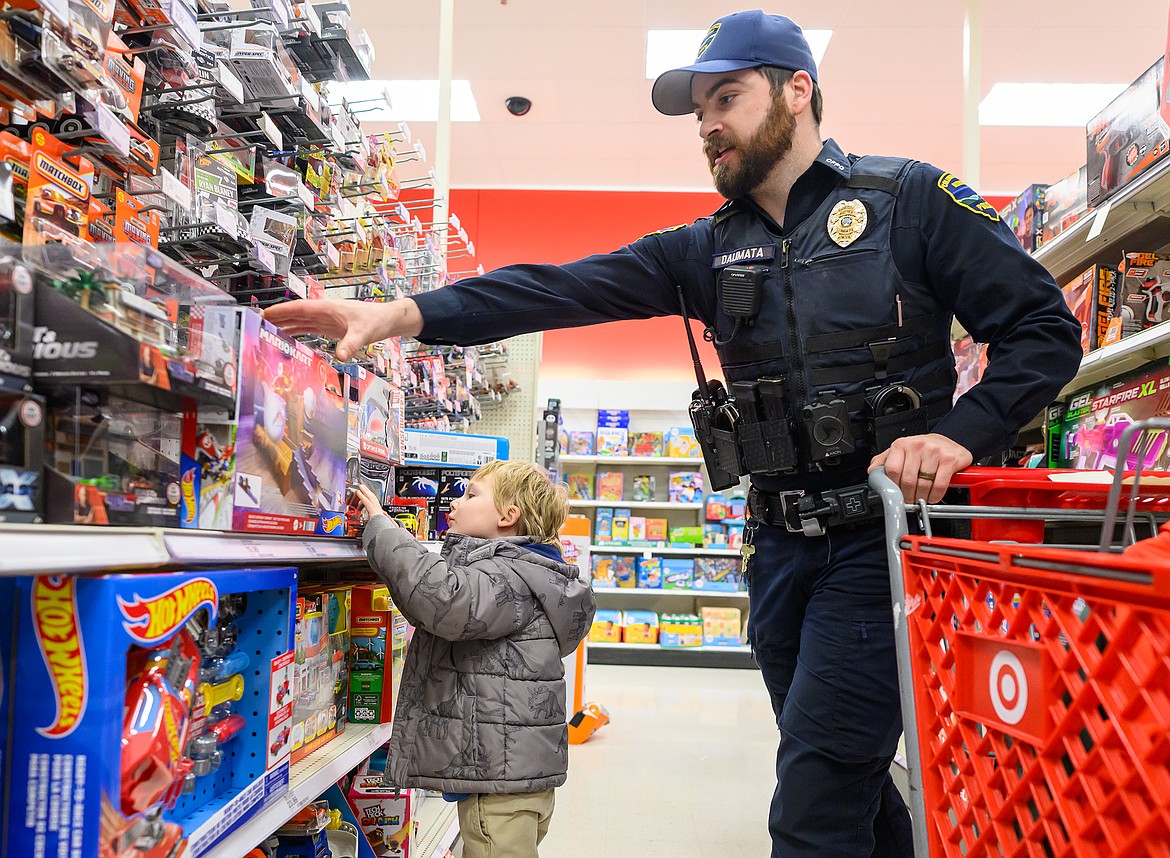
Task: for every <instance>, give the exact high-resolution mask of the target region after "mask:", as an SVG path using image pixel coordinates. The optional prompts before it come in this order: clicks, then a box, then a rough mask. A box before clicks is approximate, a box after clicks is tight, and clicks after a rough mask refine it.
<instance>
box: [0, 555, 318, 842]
mask: <svg viewBox="0 0 1170 858" xmlns="http://www.w3.org/2000/svg"><path fill="white" fill-rule="evenodd" d="M295 588H296V572H295V570H293V569H229V570H216V571H200V572H172V573H166V574H140V575H107V576H101V577H69V576H41V577H36V578H19V579H16V585H15V589H16V593H15V596H14V599H13V600H12V601H11V602H9V604H15V605H16V611H15V612H16V614H17V616H16V621H17V637H16V648H15V652H14V653H12V654H9V653H4V654H5V656H10V662H9V664H8V665H7V666H8V668H9V670H10V674H9V675H10V676H12V677H14V681H15V687H18V688H20V690H21V693H20V694H19V695H17V696H14V697H13V698H12V699H11V700H10V701H9V703H8V705H9V706H10V707H11V713H10V714H11V723H12V724H13V727H12V735H11V748H12V755H11V757H10V758H9V760H8V772H7V776H8V777H9V778H10V781H9V782H10V783H21V784H22V786H21V788H20V789H18V790H14V791H13V792H12V793H11V795H10V796H9V811H10V816H9V820H10V823H9V825H8V829H7V831H5V833H4V838H5V846H6V854H8V855H12V856H16V855H22V856H23V855H29V856H31V855H46V856H47V855H70V856H99V855H101V856H105V855H109V856H114V855H118V856H121V855H129V854H130V852H128V851H126V845H127V844H133V846H134V847H135V848H137V849H138V850H139V852H138V853H136V854H143V855H146V854H159V855H162V854H183V855H184V856H189V858H198V856H200V855H203V854H206V853H207V852H208V851H209V850H210V849H211V848H212V847H213V846H214V845H215V844H216V843H217V842H218V841H219V840H221V839H222V838H223V836H224V835H226V834H227V833H228V832H230V831H232V830H233V829H235V828H236V827H238V826H239V825H240V824H241V823H242V822H244V821H245V820H246V819H247V818H248V817H250V816H251V815H253V814H255V813H256V812H257V811H259V810H261V809H262V808H264V807H267V806H269V805H270V804H272V803H273V802H274V801H275V800H277V799H278V798H279V797H280V796H281V795H282V794H283V793H285V792H286V791H287V789H288V781H289V750H288V745H287V743H282V737H283V736H286V735H287V733H288V725H289V719H290V718H291V714H292V700H291V694H289V688H290V683H289V681H288V680H289V678H290V677H291V672H292V666H293V657H294V654H293V653H292V652H291V651H289V646H290V643H291V641H292V640H293V627H292V621H293V610H292V602H291V599H292V594H293V593H294V591H295ZM80 606H84V609H81V608H80ZM10 635H11V629H10V628H9V629H6V630H0V640H4V641H7V640H9V637H10ZM26 785H27V786H26ZM151 850H157V851H151Z"/></svg>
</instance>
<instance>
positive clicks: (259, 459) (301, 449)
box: [180, 307, 347, 535]
mask: <svg viewBox="0 0 1170 858" xmlns="http://www.w3.org/2000/svg"><path fill="white" fill-rule="evenodd" d="M220 312H227V313H230V314H231V315H232V316H233V317H234V319H235V324H237V325H238V328H239V331H240V343H241V346H240V372H239V376H238V392H237V398H236V402H235V405H234V409H233V410H232V411H230V412H216V411H215V410H212V409H203V410H201V411H200V413H199V414H198V416H197V417H193V418H191V419H188V420H187V421H186V422H185V424H184V432H183V494H184V509H183V514H182V516H181V517H180V524H181V525H183V526H185V527H193V526H195V523H196V522H198V521H200V520H204V521H209V522H210V521H214V522H215V525H216V526H225V524H226V523H227V522H229V521H230V526H231V528H232V529H233V530H241V531H259V532H272V533H300V534H312V533H316V534H324V535H342V534H343V533H344V532H345V496H346V479H345V477H346V474H345V467H346V438H347V429H346V402H345V394H344V386H343V379H342V377H341V376H340V375H339V373H338V371H337V370H336V369H335V368H334V367H333V366H332V364H330V362H329V360H328V359H327V358H326V357H325V356H324V355H322V354H320V353H318V352H315V351H313V350H312V349H310V348H308V347H307V346H305V345H303V344H302V343H299V342H297V341H295V340H292V339H289V338H288V337H286V336H284V335H283V334H282V333H280V331H278V330H277V329H276V328H275V327H273V326H272V325H270V324H268V323H267V322H265V321H263V320H262V319H261V318H260V316H259V314H257V313H255V312H253V311H251V310H247V309H244V308H241V307H233V308H225V309H223V310H220V309H219V308H216V309H215V313H220ZM212 315H214V313H213V314H212ZM217 324H218V323H217ZM233 458H234V462H233V461H232V459H233ZM229 475H230V486H231V489H230V491H228V490H227V487H228V485H229V482H228V481H229ZM188 501H190V503H188ZM209 503H210V504H214V505H215V509H214V511H212V510H209V509H208V508H207V506H206V505H207V504H209Z"/></svg>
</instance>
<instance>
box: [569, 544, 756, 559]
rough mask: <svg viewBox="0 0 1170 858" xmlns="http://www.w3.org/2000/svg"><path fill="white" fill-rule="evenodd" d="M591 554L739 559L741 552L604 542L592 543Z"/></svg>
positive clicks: (724, 549)
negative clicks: (609, 543)
mask: <svg viewBox="0 0 1170 858" xmlns="http://www.w3.org/2000/svg"><path fill="white" fill-rule="evenodd" d="M589 553H590V554H642V555H646V554H650V555H654V554H661V555H663V556H671V557H707V556H714V557H739V556H741V555H740V553H739V551H737V550H736V549H734V548H670V547H666V546H664V547H662V548H655V547H654V546H650V545H606V544H605V543H604V542H591V543H590V544H589Z"/></svg>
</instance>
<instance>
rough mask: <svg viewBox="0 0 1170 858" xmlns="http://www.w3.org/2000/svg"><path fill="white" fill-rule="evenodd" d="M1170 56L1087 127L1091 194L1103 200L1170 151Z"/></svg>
mask: <svg viewBox="0 0 1170 858" xmlns="http://www.w3.org/2000/svg"><path fill="white" fill-rule="evenodd" d="M1164 73H1165V58H1164V57H1159V58H1158V61H1157V62H1155V63H1154V64H1153V65H1152V66H1150V67H1149V68H1148V69H1147V70H1146V71H1145V72H1144V73H1143V74H1142V75H1141V77H1139V78H1138V79H1137V80H1136V81H1134V82H1133V83H1131V84H1130V85H1129V88H1127V89H1126V90H1125V92H1123V93H1122V94H1121V95H1119V96H1117V98H1115V99H1113V101H1111V102H1110V103H1109V106H1108V107H1106V108H1105V109H1104V110H1103V111H1101V112H1100V113H1098V114H1097V115H1096V116H1095V117H1093V119H1091V120H1090V121H1089V124H1088V125H1087V126H1086V128H1085V136H1086V142H1087V148H1086V155H1087V161H1086V183H1087V199H1088V204H1089V206H1090V207H1093V206H1096V205H1098V204H1099V203H1100V202H1101V201H1102V200H1104V199H1106V198H1107V197H1109V196H1110V195H1111V194H1113V193H1114V192H1115V191H1116V190H1117V189H1118V188H1121V187H1123V186H1124V185H1125V184H1126V183H1128V182H1130V181H1132V180H1133V179H1134V178H1136V177H1137V176H1139V175H1141V174H1142V173H1144V172H1145V171H1146V170H1148V169H1149V168H1150V167H1152V166H1153V165H1154V164H1156V163H1158V162H1159V161H1161V160H1162V159H1163V158H1165V157H1166V155H1167V154H1168V153H1170V126H1168V125H1167V118H1166V113H1167V112H1168V110H1170V108H1168V107H1167V105H1166V103H1165V101H1164V99H1163V97H1162V93H1163V92H1164V88H1165V83H1166V82H1165V80H1164Z"/></svg>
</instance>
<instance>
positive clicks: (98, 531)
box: [0, 524, 366, 576]
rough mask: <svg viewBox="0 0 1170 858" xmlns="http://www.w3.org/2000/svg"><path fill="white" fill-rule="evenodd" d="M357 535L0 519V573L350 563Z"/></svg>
mask: <svg viewBox="0 0 1170 858" xmlns="http://www.w3.org/2000/svg"><path fill="white" fill-rule="evenodd" d="M365 556H366V554H365V551H363V550H362V545H361V542H360V540H357V539H338V538H331V537H317V536H282V535H269V534H262V533H224V532H221V531H213V530H180V529H178V528H174V529H170V528H161V527H104V526H103V527H96V526H87V525H47V524H0V576H7V575H61V574H66V575H80V574H84V573H87V572H118V571H126V570H131V569H158V568H160V567H164V566H171V565H190V564H194V563H199V564H205V563H240V562H243V563H249V562H255V563H329V562H334V563H336V562H345V563H353V562H360V561H363V560H365Z"/></svg>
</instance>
